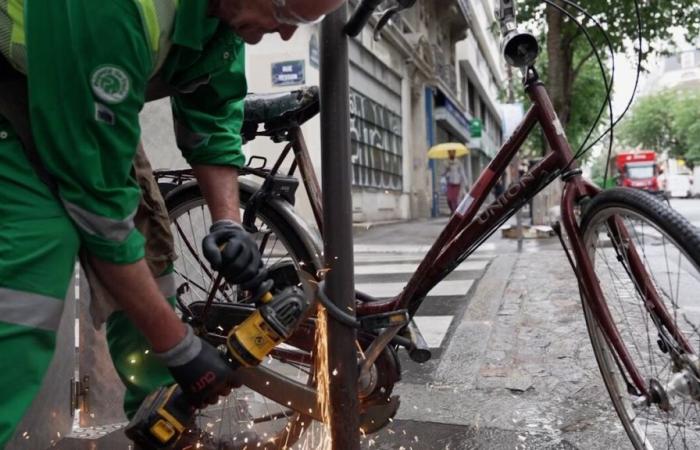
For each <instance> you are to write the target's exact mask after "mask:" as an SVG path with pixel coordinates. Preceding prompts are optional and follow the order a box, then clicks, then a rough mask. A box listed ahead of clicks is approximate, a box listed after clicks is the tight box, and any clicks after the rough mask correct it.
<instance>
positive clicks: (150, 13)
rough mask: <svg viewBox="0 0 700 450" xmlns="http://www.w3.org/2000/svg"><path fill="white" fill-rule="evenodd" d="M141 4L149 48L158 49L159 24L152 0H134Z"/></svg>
mask: <svg viewBox="0 0 700 450" xmlns="http://www.w3.org/2000/svg"><path fill="white" fill-rule="evenodd" d="M136 1H137V2H138V3H139V4H140V5H141V13H142V14H143V18H144V21H145V22H146V28H148V39H149V40H150V41H151V50H153V51H154V52H157V51H158V48H159V47H160V25H159V24H158V13H157V11H156V4H155V2H154V0H136Z"/></svg>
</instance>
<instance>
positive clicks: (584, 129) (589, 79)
mask: <svg viewBox="0 0 700 450" xmlns="http://www.w3.org/2000/svg"><path fill="white" fill-rule="evenodd" d="M582 44H583V41H580V42H579V43H578V47H581V48H578V49H577V50H576V52H575V58H577V61H578V60H579V59H580V58H583V57H585V53H586V52H587V50H588V48H587V47H586V46H584V45H582ZM547 63H548V58H547V55H546V54H543V55H540V57H539V58H538V60H537V68H538V71H539V73H540V78H541V79H542V81H543V82H544V84H545V86H547V81H548V79H547V78H548V77H547ZM603 67H605V69H606V70H607V69H608V68H607V67H606V65H605V64H604V65H603ZM607 76H608V77H609V76H610V74H609V72H608V73H607ZM521 100H525V98H524V94H523V95H522V96H521ZM604 101H605V85H604V84H603V77H602V75H601V71H600V66H599V65H598V62H597V61H595V60H593V59H588V60H586V61H584V62H583V63H582V66H581V69H580V71H579V76H578V77H577V78H576V79H575V80H574V85H573V89H572V96H571V103H572V111H573V112H572V114H571V116H570V118H569V121H568V122H567V123H566V124H565V128H566V136H567V138H568V139H569V143H570V144H571V148H572V149H573V150H574V152H575V151H576V150H578V148H579V147H580V145H581V144H582V143H583V141H584V139H585V138H586V135H587V134H588V131H589V130H590V129H591V126H593V123H594V121H595V119H596V117H597V116H598V112H599V111H600V108H601V106H602V105H603V102H604ZM607 117H608V116H607V107H606V110H605V113H604V114H603V116H602V119H601V122H600V124H599V125H598V129H597V131H602V129H603V128H604V125H606V124H607V121H606V119H607ZM598 135H599V134H598V133H596V132H595V131H594V133H593V134H592V136H591V139H589V140H588V142H589V143H590V142H592V140H593V139H595V138H597V137H598ZM544 145H545V144H544V136H543V135H542V134H541V133H533V134H532V135H531V138H530V139H529V141H528V143H527V144H526V146H525V148H526V151H527V153H528V154H529V155H530V156H539V155H542V154H543V153H544V149H545V147H544ZM587 156H588V155H587V154H586V155H584V159H585V158H586V157H587Z"/></svg>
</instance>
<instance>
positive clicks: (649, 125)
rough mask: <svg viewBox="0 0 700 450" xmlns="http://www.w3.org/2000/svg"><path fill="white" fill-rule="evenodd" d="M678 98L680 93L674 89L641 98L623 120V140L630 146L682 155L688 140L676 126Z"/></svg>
mask: <svg viewBox="0 0 700 450" xmlns="http://www.w3.org/2000/svg"><path fill="white" fill-rule="evenodd" d="M678 101H679V98H678V95H677V93H675V92H673V91H663V92H660V93H659V94H656V95H651V96H647V97H642V98H640V99H639V100H637V102H636V104H635V105H634V107H633V108H632V111H631V112H630V114H629V116H628V117H626V118H625V120H623V121H622V123H621V124H620V129H619V137H620V140H621V141H622V142H623V143H625V144H627V145H628V146H630V147H643V148H644V149H648V150H654V151H655V152H657V153H663V152H668V153H669V154H670V155H671V156H681V155H682V154H683V151H684V147H685V143H683V142H682V141H680V139H679V136H678V134H677V133H676V130H675V126H674V120H675V119H674V117H675V113H676V109H677V107H678V105H677V104H678Z"/></svg>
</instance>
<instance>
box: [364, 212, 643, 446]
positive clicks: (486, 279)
mask: <svg viewBox="0 0 700 450" xmlns="http://www.w3.org/2000/svg"><path fill="white" fill-rule="evenodd" d="M444 223H445V220H444V219H442V220H441V219H438V220H436V221H423V222H412V223H404V224H395V225H388V226H383V227H379V228H377V229H374V230H373V229H370V230H364V231H362V232H360V233H358V235H357V236H356V245H370V244H371V243H372V242H375V243H377V242H381V243H384V244H388V245H391V244H392V243H394V242H395V244H396V245H399V243H400V242H403V245H405V243H406V241H405V238H404V239H403V241H401V240H400V238H399V236H411V241H416V242H417V243H420V244H423V245H427V244H428V243H429V242H430V241H432V239H434V237H435V236H436V235H437V233H438V232H439V231H440V229H441V228H442V226H444ZM377 245H378V244H377ZM485 248H486V250H485V251H481V252H480V253H479V252H478V253H477V254H476V255H475V256H476V257H480V258H488V259H489V265H488V268H487V269H486V270H485V271H484V272H483V273H481V274H480V276H479V277H478V278H477V279H475V280H473V284H472V286H470V288H469V290H468V291H467V292H466V293H465V294H466V295H464V296H462V297H459V298H456V299H454V300H455V301H453V302H452V304H453V307H452V310H451V311H446V310H443V311H442V313H443V314H447V313H451V314H453V316H454V317H453V319H452V322H451V325H450V326H449V329H448V330H446V333H445V337H444V339H443V340H442V342H441V344H440V347H439V348H438V349H436V350H435V351H433V353H434V356H435V357H434V358H433V359H432V360H431V361H429V362H427V363H425V364H423V365H419V364H417V363H415V362H413V361H410V360H409V359H408V358H407V357H406V355H405V352H401V353H402V354H401V362H402V365H403V368H404V372H403V379H402V381H401V382H400V383H399V384H398V385H397V386H396V389H395V393H398V394H400V396H401V407H400V409H399V411H398V414H397V416H396V417H395V419H394V422H392V423H391V424H390V425H389V426H387V427H386V428H385V429H384V430H382V431H381V432H379V433H377V434H375V435H372V436H368V437H366V438H365V439H363V448H377V449H401V448H403V449H406V450H408V449H414V450H418V449H426V450H427V449H471V448H483V449H530V448H532V449H540V448H544V449H569V448H576V449H611V448H614V449H624V448H629V447H630V444H629V441H628V440H627V437H626V435H625V433H624V431H623V430H622V427H621V425H620V424H619V422H618V420H617V416H616V415H615V412H614V411H613V409H612V405H611V403H610V400H609V398H608V394H607V391H606V390H605V387H604V385H603V383H602V379H601V377H600V374H599V371H598V366H597V364H596V362H595V359H594V355H593V352H592V350H591V346H590V341H589V338H588V334H587V332H586V329H585V323H584V318H583V312H582V308H581V304H580V299H579V296H578V289H577V286H576V280H575V278H574V276H573V273H572V271H571V267H570V266H569V264H568V262H567V259H566V257H565V254H564V252H563V251H562V250H561V248H560V244H559V241H558V239H557V238H549V239H543V240H526V241H525V242H524V251H523V252H522V253H518V252H517V244H516V242H515V241H513V240H506V239H502V238H500V237H499V236H494V237H492V238H491V239H490V240H489V241H488V242H487V243H486V244H485ZM468 261H469V260H468ZM421 309H423V308H421ZM418 314H419V315H420V314H421V311H420V310H419V312H418Z"/></svg>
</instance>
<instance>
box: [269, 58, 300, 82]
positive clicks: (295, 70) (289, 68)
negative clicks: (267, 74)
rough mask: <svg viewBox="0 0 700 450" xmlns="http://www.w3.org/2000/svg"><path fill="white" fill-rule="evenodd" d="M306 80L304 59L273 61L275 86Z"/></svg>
mask: <svg viewBox="0 0 700 450" xmlns="http://www.w3.org/2000/svg"><path fill="white" fill-rule="evenodd" d="M305 82H306V77H305V74H304V60H301V59H300V60H297V61H285V62H278V63H272V84H273V86H294V85H297V84H304V83H305Z"/></svg>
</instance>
